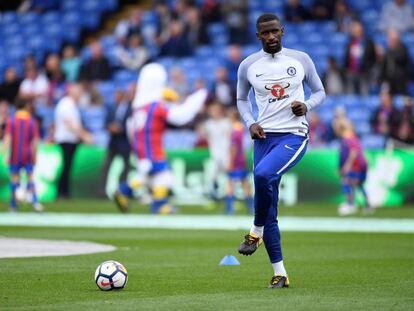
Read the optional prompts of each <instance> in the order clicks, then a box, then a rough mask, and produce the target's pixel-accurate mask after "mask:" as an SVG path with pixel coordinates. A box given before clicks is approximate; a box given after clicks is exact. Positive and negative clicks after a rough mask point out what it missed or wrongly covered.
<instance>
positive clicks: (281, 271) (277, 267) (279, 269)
mask: <svg viewBox="0 0 414 311" xmlns="http://www.w3.org/2000/svg"><path fill="white" fill-rule="evenodd" d="M272 267H273V270H274V271H275V275H281V276H287V273H286V270H285V266H284V265H283V260H281V261H279V262H275V263H272Z"/></svg>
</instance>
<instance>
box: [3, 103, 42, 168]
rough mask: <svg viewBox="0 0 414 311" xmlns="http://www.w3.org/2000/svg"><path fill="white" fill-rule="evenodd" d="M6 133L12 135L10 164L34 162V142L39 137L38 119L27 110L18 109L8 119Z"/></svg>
mask: <svg viewBox="0 0 414 311" xmlns="http://www.w3.org/2000/svg"><path fill="white" fill-rule="evenodd" d="M6 135H9V136H10V147H11V152H10V157H9V164H12V165H26V164H34V161H35V156H36V155H35V154H33V149H32V142H33V141H34V140H37V139H39V127H38V125H37V121H36V120H35V119H34V118H33V117H32V116H31V115H30V114H29V113H28V112H26V111H17V112H16V113H15V114H14V116H11V117H9V118H8V119H7V123H6Z"/></svg>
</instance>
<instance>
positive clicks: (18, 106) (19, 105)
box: [15, 97, 28, 110]
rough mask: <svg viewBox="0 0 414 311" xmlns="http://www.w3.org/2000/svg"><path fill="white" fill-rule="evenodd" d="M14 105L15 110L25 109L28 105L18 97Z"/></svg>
mask: <svg viewBox="0 0 414 311" xmlns="http://www.w3.org/2000/svg"><path fill="white" fill-rule="evenodd" d="M15 105H16V109H17V110H20V109H25V108H26V107H27V105H28V101H27V100H26V99H23V98H21V97H19V98H17V99H16V101H15Z"/></svg>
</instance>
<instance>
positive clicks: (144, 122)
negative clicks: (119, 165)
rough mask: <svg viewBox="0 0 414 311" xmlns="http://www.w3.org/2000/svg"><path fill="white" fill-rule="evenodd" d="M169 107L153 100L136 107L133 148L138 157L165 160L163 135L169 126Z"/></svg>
mask: <svg viewBox="0 0 414 311" xmlns="http://www.w3.org/2000/svg"><path fill="white" fill-rule="evenodd" d="M167 117H168V109H167V107H166V106H165V105H164V104H162V103H160V102H153V103H150V104H147V105H143V106H141V107H139V108H137V109H135V111H134V113H133V118H132V120H133V129H134V132H133V140H132V148H133V150H134V152H135V154H136V155H137V156H138V159H149V160H151V161H154V162H159V161H165V160H166V155H165V151H164V146H163V136H164V132H165V129H166V126H167Z"/></svg>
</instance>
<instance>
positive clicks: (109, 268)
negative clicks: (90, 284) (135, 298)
mask: <svg viewBox="0 0 414 311" xmlns="http://www.w3.org/2000/svg"><path fill="white" fill-rule="evenodd" d="M127 281H128V274H127V271H126V269H125V267H124V266H123V264H121V263H119V262H117V261H115V260H108V261H105V262H103V263H101V264H100V265H99V266H98V268H96V271H95V283H96V285H98V287H99V288H100V289H101V290H105V291H107V290H113V289H122V288H124V287H125V285H126V283H127Z"/></svg>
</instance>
